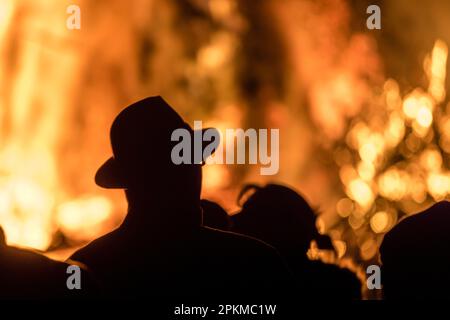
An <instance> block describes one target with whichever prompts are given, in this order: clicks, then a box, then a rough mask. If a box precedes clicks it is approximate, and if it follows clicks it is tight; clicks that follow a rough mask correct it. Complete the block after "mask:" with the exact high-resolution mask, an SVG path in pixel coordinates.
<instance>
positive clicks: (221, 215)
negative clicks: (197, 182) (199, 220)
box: [200, 199, 230, 231]
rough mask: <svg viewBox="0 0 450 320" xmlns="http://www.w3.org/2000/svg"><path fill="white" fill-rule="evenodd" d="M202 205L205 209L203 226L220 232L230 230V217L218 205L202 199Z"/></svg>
mask: <svg viewBox="0 0 450 320" xmlns="http://www.w3.org/2000/svg"><path fill="white" fill-rule="evenodd" d="M200 205H201V207H202V209H203V225H204V226H206V227H210V228H215V229H219V230H225V231H227V230H229V229H230V216H229V215H228V213H227V212H226V211H225V209H224V208H222V207H221V206H220V205H219V204H218V203H216V202H213V201H210V200H206V199H202V200H201V201H200Z"/></svg>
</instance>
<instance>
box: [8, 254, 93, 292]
mask: <svg viewBox="0 0 450 320" xmlns="http://www.w3.org/2000/svg"><path fill="white" fill-rule="evenodd" d="M69 266H70V265H69V264H67V263H63V262H59V261H55V260H52V259H49V258H47V257H45V256H43V255H41V254H39V253H36V252H34V251H31V250H24V249H19V248H15V247H4V248H2V249H1V250H0V282H1V284H2V285H1V288H0V297H3V298H13V299H15V298H19V299H73V298H87V297H90V296H92V295H94V294H95V293H96V292H94V291H95V290H96V289H97V288H96V285H95V284H94V282H93V280H92V278H91V277H90V275H88V272H87V271H86V270H85V269H84V268H83V267H82V266H79V267H80V269H79V271H80V284H81V289H80V290H78V289H69V288H68V286H67V279H68V277H69V276H70V275H71V272H67V271H68V267H69Z"/></svg>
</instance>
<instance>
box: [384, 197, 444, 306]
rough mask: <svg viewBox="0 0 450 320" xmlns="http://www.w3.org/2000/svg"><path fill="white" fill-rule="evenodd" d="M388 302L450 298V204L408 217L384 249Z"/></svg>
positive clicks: (439, 205) (389, 233) (391, 233)
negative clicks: (390, 300)
mask: <svg viewBox="0 0 450 320" xmlns="http://www.w3.org/2000/svg"><path fill="white" fill-rule="evenodd" d="M380 254H381V261H382V263H383V265H382V272H381V281H382V283H383V292H384V296H385V298H386V299H446V300H447V299H449V298H450V290H449V287H450V203H449V202H447V201H443V202H439V203H436V204H434V205H433V206H431V207H430V208H428V209H426V210H425V211H423V212H421V213H418V214H415V215H412V216H410V217H407V218H405V219H403V220H402V221H400V222H399V223H398V224H397V225H396V226H395V227H394V228H393V229H392V230H391V231H389V232H388V233H387V234H386V235H385V237H384V239H383V242H382V244H381V247H380Z"/></svg>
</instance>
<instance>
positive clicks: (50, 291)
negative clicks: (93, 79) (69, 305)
mask: <svg viewBox="0 0 450 320" xmlns="http://www.w3.org/2000/svg"><path fill="white" fill-rule="evenodd" d="M177 128H185V129H187V130H188V131H189V132H190V133H191V134H194V131H193V130H192V129H191V127H190V126H189V125H188V124H187V123H186V122H184V121H183V119H182V118H181V117H180V116H179V115H178V114H177V113H176V112H175V111H174V110H173V109H172V108H171V107H170V106H169V105H168V104H167V103H166V102H165V101H164V100H163V99H162V98H161V97H150V98H146V99H144V100H141V101H139V102H136V103H134V104H132V105H131V106H129V107H127V108H125V109H124V110H123V111H122V112H121V113H120V114H119V115H118V116H117V118H116V119H115V121H114V123H113V125H112V128H111V132H110V138H111V144H112V150H113V156H112V157H111V158H110V159H108V160H107V161H106V162H105V163H104V164H103V165H102V166H101V167H100V169H99V170H98V171H97V174H96V176H95V181H96V183H97V184H98V185H99V186H101V187H104V188H121V189H124V190H125V195H126V198H127V201H128V205H129V207H128V213H127V216H126V218H125V220H124V222H123V223H122V224H121V225H120V226H119V227H118V228H117V229H116V230H114V231H112V232H110V233H108V234H106V235H104V236H102V237H100V238H98V239H96V240H94V241H92V242H91V243H89V244H88V245H86V246H85V247H83V248H81V249H80V250H78V251H77V252H75V253H74V254H73V255H72V256H71V257H70V259H69V260H67V261H66V262H64V263H63V262H57V261H54V260H51V259H49V258H46V257H45V256H43V255H41V254H39V253H37V252H33V251H31V250H24V249H18V248H14V247H10V246H7V245H6V240H7V239H6V238H5V235H4V233H3V231H2V230H1V228H0V298H1V299H24V298H25V299H85V298H90V299H91V298H94V299H95V298H131V299H133V298H145V297H151V296H158V297H174V296H179V297H184V296H190V297H211V296H234V297H236V296H242V297H251V296H262V297H278V298H279V297H280V296H281V297H282V296H289V297H290V298H292V297H298V298H302V299H314V300H318V299H322V300H336V299H340V300H358V299H361V292H362V288H363V285H365V283H363V282H362V281H360V280H359V279H358V277H357V276H356V275H355V273H353V272H352V271H350V270H349V269H346V268H341V267H339V266H337V265H335V264H329V263H325V262H322V261H321V260H311V259H309V258H308V255H307V253H308V250H309V249H310V246H311V243H312V242H315V243H316V244H317V246H318V247H319V249H322V250H329V251H332V250H334V248H333V245H332V241H331V239H330V238H329V237H327V236H325V235H322V234H320V233H319V232H318V230H317V227H316V214H315V212H314V210H313V209H312V208H311V207H310V205H309V204H308V203H307V202H306V201H305V199H304V198H303V197H302V196H301V195H299V194H298V193H297V192H295V191H294V190H292V189H290V188H288V187H286V186H282V185H278V184H268V185H265V186H258V185H248V186H245V187H244V188H243V190H242V192H241V193H240V195H239V200H238V201H239V203H240V204H241V210H240V212H238V213H237V214H234V215H232V216H230V215H229V214H228V213H227V212H226V211H225V210H224V209H223V208H222V207H221V206H220V205H218V204H217V203H215V202H212V201H208V200H204V199H203V200H201V199H200V192H201V185H202V165H203V162H202V163H197V164H180V165H175V164H173V162H172V161H171V158H170V157H171V150H172V147H173V144H174V142H173V141H172V139H171V134H172V132H173V131H174V130H175V129H177ZM204 156H205V157H206V156H207V155H204ZM203 160H205V159H203ZM449 244H450V207H449V203H448V202H440V203H437V204H435V205H434V206H432V207H430V208H429V209H427V210H425V211H424V212H422V213H419V214H416V215H413V216H410V217H408V218H406V219H404V220H402V221H400V222H399V223H398V224H397V225H396V226H395V227H394V228H393V229H392V230H391V231H389V232H388V233H387V234H386V235H385V238H384V240H383V243H382V245H381V248H380V257H381V264H382V272H381V280H382V283H383V293H384V297H385V298H388V299H398V298H432V297H433V298H449V293H448V290H447V285H448V284H450V279H449V277H450V272H449V271H450V268H449V267H450V265H449V264H450V251H449V250H448V245H449ZM71 265H75V266H77V267H78V269H79V270H80V275H81V276H80V279H81V285H80V288H69V286H68V277H69V276H70V273H68V271H67V270H68V267H69V266H71Z"/></svg>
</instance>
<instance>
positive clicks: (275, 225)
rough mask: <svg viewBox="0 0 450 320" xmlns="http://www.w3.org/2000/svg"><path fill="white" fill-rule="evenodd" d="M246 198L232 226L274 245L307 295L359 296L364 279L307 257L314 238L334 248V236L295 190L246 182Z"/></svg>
mask: <svg viewBox="0 0 450 320" xmlns="http://www.w3.org/2000/svg"><path fill="white" fill-rule="evenodd" d="M241 198H246V199H245V200H244V203H243V204H242V210H241V211H240V212H239V213H237V214H236V215H233V216H232V217H231V219H232V225H233V227H232V230H233V231H234V232H237V233H242V234H246V235H249V236H252V237H255V238H258V239H261V240H263V241H264V242H266V243H268V244H270V245H272V246H273V247H275V248H276V249H277V250H278V251H279V252H280V254H281V255H282V256H283V257H284V258H285V259H286V261H287V262H288V264H289V266H290V268H291V270H292V271H293V273H294V274H295V276H296V280H297V285H298V287H299V288H301V289H303V290H304V291H302V292H300V294H302V295H306V298H324V299H360V298H361V283H360V281H359V280H358V278H357V277H356V275H355V274H354V273H353V272H351V271H350V270H348V269H342V268H340V267H338V266H336V265H333V264H325V263H323V262H321V261H318V260H314V261H311V260H309V259H308V257H307V252H308V249H309V248H310V244H311V241H312V240H315V241H316V242H317V244H318V246H319V248H321V249H325V250H334V248H333V246H332V243H331V240H330V239H329V237H327V236H323V235H320V234H319V232H318V231H317V228H316V215H315V213H314V211H313V209H312V208H311V207H310V206H309V204H308V203H307V202H306V201H305V199H304V198H303V197H302V196H300V195H299V194H298V193H297V192H295V191H294V190H292V189H290V188H288V187H285V186H282V185H278V184H268V185H266V186H264V187H260V186H257V185H248V186H245V187H244V188H243V190H242V192H241V193H240V195H239V202H240V201H241Z"/></svg>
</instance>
